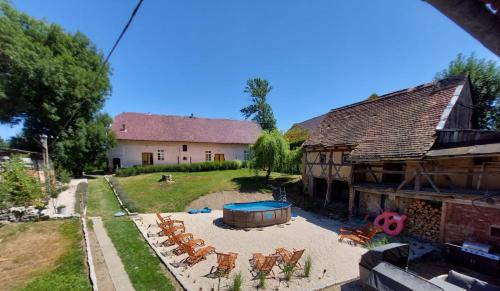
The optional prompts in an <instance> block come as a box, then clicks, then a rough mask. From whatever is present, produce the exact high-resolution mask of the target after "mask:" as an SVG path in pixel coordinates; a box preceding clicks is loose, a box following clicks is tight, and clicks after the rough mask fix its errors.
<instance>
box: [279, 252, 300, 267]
mask: <svg viewBox="0 0 500 291" xmlns="http://www.w3.org/2000/svg"><path fill="white" fill-rule="evenodd" d="M276 254H277V255H278V256H279V257H280V263H282V265H283V266H284V265H290V266H292V267H293V268H294V269H295V268H296V267H298V268H302V266H301V265H300V263H299V260H300V258H301V257H302V255H303V254H304V250H303V249H302V250H296V249H293V250H292V251H289V250H287V249H285V248H277V249H276Z"/></svg>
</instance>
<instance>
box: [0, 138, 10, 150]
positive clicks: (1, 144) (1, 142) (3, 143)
mask: <svg viewBox="0 0 500 291" xmlns="http://www.w3.org/2000/svg"><path fill="white" fill-rule="evenodd" d="M8 147H9V143H8V142H7V141H5V140H4V139H3V138H1V137H0V149H1V148H8Z"/></svg>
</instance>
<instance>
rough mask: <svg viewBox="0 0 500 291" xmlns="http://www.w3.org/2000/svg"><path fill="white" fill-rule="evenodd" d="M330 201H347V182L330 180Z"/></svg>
mask: <svg viewBox="0 0 500 291" xmlns="http://www.w3.org/2000/svg"><path fill="white" fill-rule="evenodd" d="M331 193H332V195H331V197H332V202H343V203H349V184H348V183H347V182H345V181H338V180H333V181H332V190H331Z"/></svg>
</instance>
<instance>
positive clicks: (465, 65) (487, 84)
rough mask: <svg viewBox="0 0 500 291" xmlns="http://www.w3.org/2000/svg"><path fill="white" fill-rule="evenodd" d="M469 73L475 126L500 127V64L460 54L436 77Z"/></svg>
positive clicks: (485, 127) (483, 127) (441, 77)
mask: <svg viewBox="0 0 500 291" xmlns="http://www.w3.org/2000/svg"><path fill="white" fill-rule="evenodd" d="M463 74H468V76H469V78H470V81H471V85H472V88H471V92H472V101H473V104H474V110H473V116H472V118H473V120H472V122H473V126H474V127H475V128H481V129H500V66H498V65H497V63H496V62H495V61H492V60H486V59H478V58H477V57H476V56H475V55H474V54H471V55H470V56H469V57H464V55H462V54H459V55H458V56H457V58H456V59H455V60H453V61H451V62H450V65H449V66H448V68H447V69H445V70H443V71H442V72H440V73H437V74H436V79H444V78H447V77H452V76H459V75H463Z"/></svg>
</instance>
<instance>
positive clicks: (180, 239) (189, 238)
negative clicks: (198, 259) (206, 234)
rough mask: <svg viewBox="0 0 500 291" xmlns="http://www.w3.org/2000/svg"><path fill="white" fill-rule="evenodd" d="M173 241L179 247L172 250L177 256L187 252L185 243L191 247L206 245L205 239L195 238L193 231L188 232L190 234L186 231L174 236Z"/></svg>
mask: <svg viewBox="0 0 500 291" xmlns="http://www.w3.org/2000/svg"><path fill="white" fill-rule="evenodd" d="M172 241H173V242H174V244H176V245H177V247H176V248H175V249H173V250H172V253H174V254H175V255H177V256H178V255H182V254H184V253H186V248H185V247H184V245H187V246H188V247H190V248H197V247H202V246H204V245H205V241H204V240H202V239H195V238H194V237H193V234H191V233H188V235H185V233H183V234H179V235H176V236H173V237H172Z"/></svg>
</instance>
